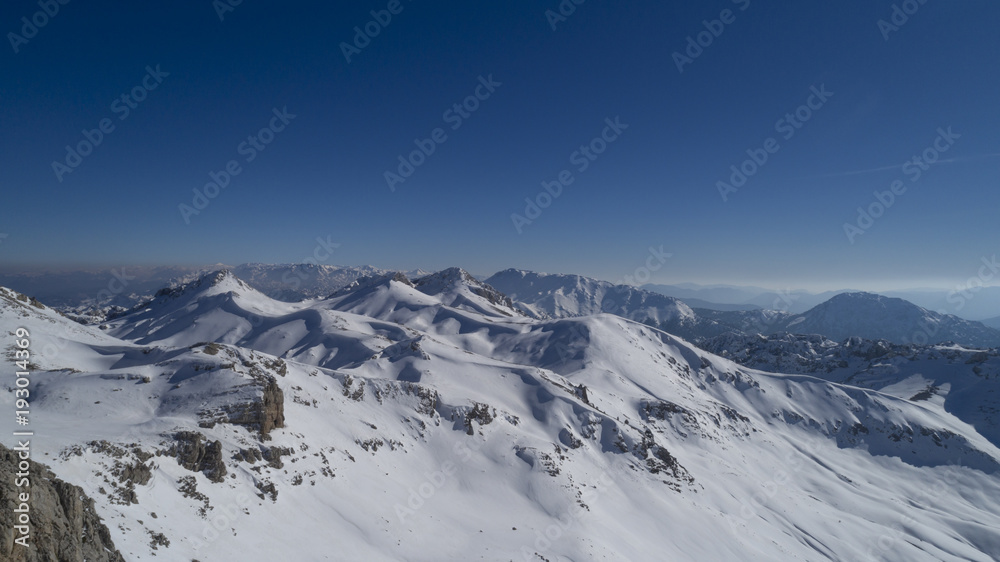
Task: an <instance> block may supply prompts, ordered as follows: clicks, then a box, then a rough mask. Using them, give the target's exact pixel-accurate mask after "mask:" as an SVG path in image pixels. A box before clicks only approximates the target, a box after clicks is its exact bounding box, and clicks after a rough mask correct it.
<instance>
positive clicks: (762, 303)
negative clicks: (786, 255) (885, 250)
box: [642, 283, 1000, 328]
mask: <svg viewBox="0 0 1000 562" xmlns="http://www.w3.org/2000/svg"><path fill="white" fill-rule="evenodd" d="M642 288H643V289H646V290H649V291H653V292H656V293H660V294H662V295H667V296H671V297H675V298H679V299H681V300H683V301H684V302H687V303H689V304H690V305H691V306H692V307H694V308H706V309H711V310H734V309H733V308H730V307H732V306H734V305H738V306H743V307H747V309H748V310H751V309H753V308H755V307H759V308H764V309H772V310H781V311H783V312H789V313H791V314H799V313H802V312H805V311H807V310H809V309H811V308H813V307H815V306H817V305H819V304H820V303H823V302H826V301H828V300H830V299H831V298H833V297H835V296H837V295H839V294H843V293H856V292H860V291H856V290H850V289H841V290H837V291H824V292H820V293H812V292H809V291H802V290H788V291H786V292H775V291H773V290H771V289H764V288H761V287H753V286H737V285H697V284H693V283H682V284H679V285H655V284H647V285H643V286H642ZM880 294H882V295H884V296H887V297H895V298H900V299H904V300H907V301H910V302H912V303H914V304H916V305H917V306H920V307H922V308H926V309H927V310H931V311H934V312H938V313H941V314H953V315H956V316H959V317H961V318H964V319H966V320H979V321H983V319H984V318H991V317H996V316H997V312H1000V287H975V288H973V289H971V290H967V291H966V292H965V293H962V292H958V288H957V287H956V289H955V290H938V289H911V290H895V291H884V292H881V293H880ZM694 299H698V301H695V300H694ZM994 322H995V320H994ZM992 327H994V328H996V327H1000V326H997V325H995V326H992Z"/></svg>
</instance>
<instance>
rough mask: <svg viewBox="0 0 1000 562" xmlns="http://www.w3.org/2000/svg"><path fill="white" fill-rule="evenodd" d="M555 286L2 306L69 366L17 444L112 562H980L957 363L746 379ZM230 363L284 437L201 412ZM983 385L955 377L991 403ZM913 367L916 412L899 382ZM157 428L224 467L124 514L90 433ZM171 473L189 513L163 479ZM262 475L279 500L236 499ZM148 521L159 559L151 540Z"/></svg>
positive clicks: (589, 295)
mask: <svg viewBox="0 0 1000 562" xmlns="http://www.w3.org/2000/svg"><path fill="white" fill-rule="evenodd" d="M421 279H425V280H424V282H423V283H421ZM542 281H544V279H539V280H538V283H541V282H542ZM562 281H564V280H562ZM562 281H560V283H562ZM560 286H564V285H560ZM485 287H489V288H490V289H492V287H497V288H498V289H500V290H502V289H501V287H500V286H498V285H494V283H493V280H487V283H486V285H485ZM600 290H601V291H605V294H606V293H607V291H608V289H607V288H603V289H600ZM546 291H548V289H546ZM574 291H577V292H575V293H573V292H572V291H571V292H570V293H572V294H573V295H575V296H569V295H570V293H567V292H565V291H563V292H561V293H559V295H561V296H565V297H567V298H568V299H569V300H568V301H560V300H558V299H556V296H557V295H556V293H547V292H546V294H545V296H543V297H540V298H538V299H535V300H533V301H532V300H531V299H529V304H525V303H524V302H523V301H522V302H520V303H513V304H514V306H513V307H510V306H507V305H506V304H505V303H504V301H502V300H501V299H498V298H497V296H496V295H495V294H494V293H491V292H490V291H488V290H486V289H485V288H484V285H483V284H481V283H479V282H478V281H475V280H474V279H471V276H469V278H467V274H464V272H462V271H461V270H454V269H453V270H446V271H445V272H440V273H439V274H434V276H430V278H426V277H421V278H419V279H417V280H415V281H411V280H410V279H409V278H408V277H407V276H405V275H395V274H389V275H383V276H380V277H374V278H368V279H367V280H364V281H363V282H359V283H356V284H354V285H352V286H348V287H346V288H344V289H342V290H340V291H338V292H336V293H335V294H334V295H331V296H330V297H329V298H322V299H314V300H308V301H302V302H298V303H284V302H279V301H276V300H273V299H271V298H270V297H268V296H266V295H264V294H263V293H260V292H258V291H256V290H254V289H252V288H250V287H249V286H248V285H246V284H245V283H242V282H241V281H240V280H239V279H238V278H236V276H234V275H232V274H231V273H220V274H211V275H208V276H205V277H203V278H202V279H200V280H199V281H196V282H194V283H192V284H190V285H188V286H186V287H184V288H182V289H179V290H177V291H175V292H172V293H170V294H164V295H160V296H159V297H157V298H156V299H154V300H153V301H152V302H150V303H149V304H148V305H147V306H145V307H143V308H141V309H138V310H135V311H133V312H132V313H130V314H128V315H126V316H124V317H122V318H118V319H116V320H114V321H111V322H109V323H108V324H109V328H108V330H106V331H100V330H97V329H94V328H92V327H87V326H80V325H79V324H76V323H74V322H72V321H70V320H69V319H67V318H64V317H61V316H59V315H58V314H57V313H55V312H54V311H51V310H43V309H38V308H36V307H32V306H30V305H25V304H24V303H21V302H19V301H17V300H16V299H10V298H8V299H4V300H0V329H2V330H3V331H4V332H5V333H7V332H10V331H12V330H13V329H15V328H16V327H18V326H24V327H27V328H28V329H29V330H30V331H31V332H32V342H33V344H32V345H33V349H34V350H35V351H36V353H37V359H36V362H37V363H38V364H39V365H40V366H42V368H43V369H65V368H67V367H72V368H75V369H77V370H78V371H79V372H70V371H66V370H62V371H58V370H53V371H45V372H39V373H37V374H35V375H33V377H34V381H35V382H34V383H33V385H32V388H31V390H32V393H33V394H34V395H36V396H37V399H36V400H37V401H36V402H34V403H33V414H32V425H33V428H34V429H35V431H36V437H35V441H34V442H33V445H34V446H35V447H36V448H35V451H36V455H44V457H43V458H42V460H43V461H44V462H46V463H48V464H50V465H51V466H52V468H53V470H54V471H55V472H56V474H57V475H58V476H59V477H61V478H63V479H65V480H67V481H70V482H72V483H74V484H78V485H81V486H82V487H83V488H84V490H85V491H86V492H87V493H88V495H90V496H91V497H92V498H94V499H95V501H96V502H97V507H98V510H99V513H100V514H101V515H102V517H103V518H104V519H105V522H106V523H107V524H108V527H109V528H110V530H111V532H112V538H113V539H114V541H115V543H116V545H117V546H118V547H119V548H120V549H121V551H122V552H123V554H124V555H125V556H126V558H127V559H128V560H148V559H151V558H152V557H153V556H154V555H155V556H157V557H159V558H161V559H162V558H166V559H169V560H191V559H199V560H226V559H231V558H232V557H233V552H234V551H238V552H240V553H241V556H242V557H243V558H245V559H248V560H273V559H300V560H359V559H363V560H408V561H411V560H412V561H417V560H427V561H438V560H542V559H547V560H636V561H638V560H761V561H764V560H768V561H769V560H779V559H780V560H824V559H834V560H869V559H873V560H893V561H918V560H977V561H978V560H982V561H987V560H993V559H996V558H997V557H1000V531H998V529H1000V477H998V473H1000V449H998V448H997V442H996V441H995V440H991V439H989V438H987V437H986V436H985V435H984V434H983V433H982V432H980V431H977V429H976V427H974V425H973V424H972V423H970V421H969V420H970V419H971V418H968V417H967V416H963V415H959V414H960V410H961V407H959V406H956V407H952V408H948V407H946V406H947V403H948V401H949V400H952V399H953V397H954V396H955V394H956V393H957V392H960V385H959V381H960V380H961V379H962V377H961V376H958V375H955V376H954V378H953V379H949V380H944V379H943V378H942V377H944V376H945V375H944V374H943V373H944V372H946V371H948V368H946V367H944V365H945V364H946V361H945V360H943V359H932V358H931V357H930V356H929V355H927V354H929V353H931V352H932V351H927V352H922V353H925V355H920V356H919V357H917V359H916V360H915V362H914V363H916V366H914V369H915V370H916V371H917V372H918V373H920V377H919V378H915V377H917V374H916V373H911V374H909V375H907V376H905V377H904V378H902V379H898V377H897V380H894V381H893V382H892V383H891V384H886V385H882V386H880V390H876V389H873V388H866V387H864V385H861V384H859V383H858V381H851V383H850V384H844V382H845V380H846V378H847V377H840V376H839V375H838V376H832V375H831V376H824V377H823V378H820V377H818V376H811V375H809V374H796V373H791V374H775V373H767V372H763V371H759V370H755V369H752V368H748V367H744V366H742V365H740V364H737V363H734V362H733V361H731V360H729V359H727V358H723V357H720V356H718V355H714V354H712V353H709V352H707V351H704V350H702V349H699V348H697V347H695V346H694V345H692V344H690V343H689V342H687V341H685V340H682V339H680V338H677V337H674V336H672V335H670V334H667V333H665V332H663V331H660V330H658V329H655V328H652V327H650V326H647V325H644V324H641V323H639V322H636V321H633V320H630V319H628V318H623V317H621V316H616V315H612V314H606V313H602V308H595V306H596V305H595V303H600V302H602V300H604V299H602V298H600V297H599V296H598V293H599V292H600V291H598V290H595V289H594V288H593V287H591V286H588V285H586V284H583V285H581V286H580V287H579V288H578V290H577V289H574ZM556 292H558V290H556ZM5 294H6V293H5ZM484 295H485V296H484ZM549 296H551V297H552V299H551V300H546V299H548V297H549ZM519 297H520V298H526V297H525V295H519ZM664 298H666V297H664ZM573 299H575V302H576V304H573V302H574V301H573ZM531 302H533V303H535V304H531ZM621 302H625V303H628V302H632V301H630V300H627V299H625V300H622V301H621ZM665 302H666V301H665ZM543 304H545V306H546V307H548V308H543V307H542V305H543ZM552 306H555V307H557V308H552ZM664 306H665V308H663V310H664V311H665V313H666V311H668V309H670V307H669V306H667V305H664ZM670 306H673V305H670ZM681 306H683V305H681ZM516 309H520V310H523V311H525V312H528V313H532V312H534V313H535V314H534V315H535V316H550V317H551V316H556V315H560V316H570V317H567V318H534V319H533V318H529V317H526V316H524V315H521V314H518V313H517V311H516ZM670 310H671V311H670V312H669V313H670V314H681V315H683V314H684V309H683V308H679V307H677V308H672V309H670ZM688 310H689V309H688ZM556 313H557V314H556ZM639 320H642V319H639ZM206 342H217V343H218V345H217V346H216V347H210V346H206V345H205V343H206ZM46 344H51V345H52V346H53V347H52V348H51V349H48V350H47V349H46V348H45V346H46ZM786 345H790V344H786ZM824 346H825V347H824ZM811 350H812V352H813V353H817V354H819V356H822V357H826V355H824V353H832V352H830V351H829V345H827V344H825V343H822V344H821V345H817V346H816V347H815V348H811ZM822 350H826V351H822ZM213 351H214V353H213ZM933 352H934V353H938V354H940V353H972V352H969V351H967V350H966V351H964V352H959V351H948V350H944V349H940V350H937V351H933ZM278 358H282V360H283V363H284V365H285V367H286V368H285V371H284V374H281V373H280V372H279V368H278V367H276V366H275V365H277V363H276V360H277V359H278ZM954 361H955V363H957V362H959V361H960V359H959V358H958V356H956V359H955V360H954ZM992 361H994V360H993V359H989V360H988V361H987V367H989V366H990V365H991V364H992V363H991V362H992ZM947 364H948V365H951V363H947ZM963 365H964V363H963ZM968 368H969V369H971V368H972V365H969V366H968ZM874 370H875V371H878V369H874ZM253 373H258V375H259V374H260V373H264V374H265V375H267V376H270V377H272V378H273V379H274V380H275V381H276V382H277V384H278V385H279V386H280V387H281V389H282V391H283V392H284V408H285V412H284V413H285V427H283V428H279V429H275V430H273V431H272V432H271V434H270V440H267V441H261V440H260V437H259V436H258V435H257V434H256V433H255V432H253V431H251V430H250V429H248V428H246V427H244V426H238V425H233V424H230V423H217V424H215V425H214V426H212V427H201V426H200V425H199V422H202V421H204V419H205V416H206V412H215V411H218V410H220V409H224V408H226V407H227V406H230V405H233V404H239V403H244V402H246V401H247V400H252V399H253V398H254V397H255V396H257V395H258V394H259V392H258V389H257V387H256V386H254V385H253V384H251V383H252V380H253V376H254V375H253ZM818 374H822V373H818ZM129 375H132V376H133V378H129ZM143 376H148V377H149V378H150V382H148V383H146V382H143V380H142V379H141V377H143ZM824 378H829V379H830V380H824ZM834 379H838V380H834ZM996 381H997V379H996V378H991V379H984V380H982V381H980V383H981V384H982V385H983V386H980V387H970V386H968V385H966V386H965V387H964V388H975V390H976V392H979V393H980V394H982V395H985V396H990V397H992V398H990V400H992V402H991V403H992V404H994V405H995V404H996V401H995V394H986V393H988V392H992V391H994V390H995V386H996V384H997V382H996ZM929 382H933V383H934V384H936V385H938V386H939V387H940V390H939V391H938V394H936V395H934V396H933V397H932V398H931V399H928V400H921V401H912V400H910V399H909V396H905V394H906V393H908V392H910V391H911V390H914V389H922V388H925V387H926V385H925V386H924V387H921V385H923V384H924V383H929ZM940 383H947V384H949V385H950V386H948V387H946V386H945V385H944V384H940ZM5 384H8V385H9V384H10V383H9V382H7V383H5ZM2 396H3V398H0V403H2V404H3V407H4V408H5V409H7V410H8V411H9V410H11V409H12V404H13V395H12V394H10V393H3V394H2ZM584 397H586V400H585V399H584ZM979 404H980V405H985V404H986V402H984V401H980V402H979ZM5 419H6V418H5ZM973 421H974V420H973ZM178 430H188V431H198V432H201V433H203V434H204V435H205V436H206V437H207V438H208V439H209V440H213V441H214V440H216V439H217V440H219V441H220V442H221V443H222V447H223V451H224V454H223V457H224V458H225V459H226V465H227V469H228V472H229V474H228V475H227V476H226V478H225V479H224V481H223V482H221V483H212V482H210V481H209V480H208V479H207V477H206V476H205V475H204V474H202V473H194V472H191V471H188V470H187V469H185V468H183V467H181V466H180V465H179V464H178V463H177V461H176V460H175V459H173V458H171V457H170V456H169V455H162V456H156V457H153V458H152V459H151V460H150V461H149V463H151V464H152V465H154V466H155V469H154V471H153V477H152V480H151V482H150V483H149V484H148V485H139V486H136V490H135V491H136V494H137V496H138V498H139V503H138V504H120V503H116V502H115V501H114V499H113V497H112V496H113V494H110V493H109V494H102V493H101V492H100V489H101V488H104V489H105V491H106V492H110V491H111V489H112V485H111V484H110V483H109V482H107V481H106V480H105V479H106V478H108V479H114V476H113V475H112V474H111V473H112V470H113V468H114V464H115V462H124V461H134V460H135V458H134V455H133V453H132V452H128V453H126V455H125V457H124V458H123V459H115V458H113V457H111V456H109V455H108V454H106V453H104V452H101V451H100V450H99V448H98V447H95V446H93V445H88V443H91V442H93V441H97V440H107V441H109V442H111V443H117V444H135V445H136V446H138V447H139V448H141V449H143V450H145V451H147V452H148V451H153V450H157V449H159V450H161V451H163V450H166V449H167V448H168V447H169V445H170V436H171V435H172V434H173V433H174V432H176V431H178ZM470 432H471V434H470ZM275 447H288V448H291V449H293V450H294V452H292V453H291V454H289V455H288V456H285V457H284V458H283V459H282V462H283V466H282V467H281V468H277V467H275V466H268V465H267V463H266V462H263V461H260V462H256V463H252V464H251V463H247V462H244V461H241V460H240V461H238V460H235V459H233V455H234V454H236V453H237V452H239V450H241V449H247V448H260V449H265V448H275ZM128 450H129V451H131V450H132V447H128ZM77 452H79V454H76V453H77ZM663 458H673V459H675V460H676V464H674V465H672V466H671V465H670V464H669V463H667V462H665V461H663ZM188 477H190V478H193V479H194V481H195V482H196V484H197V490H198V492H200V493H202V494H204V495H205V496H206V497H207V499H208V502H209V504H210V505H211V509H210V510H208V511H207V513H206V514H204V515H201V514H199V508H202V507H203V506H204V503H203V502H202V501H201V500H199V499H197V498H194V497H185V495H184V494H182V493H181V492H180V487H181V485H180V483H179V481H180V480H181V479H183V478H188ZM266 483H273V484H274V486H275V489H276V490H277V491H278V495H277V498H276V499H272V498H271V496H270V495H268V494H266V493H265V494H263V496H264V497H259V496H258V495H257V494H258V492H259V490H258V487H257V486H256V485H255V484H261V485H264V484H266ZM152 512H155V513H156V514H157V517H156V518H153V517H151V516H150V513H152ZM140 521H141V522H140ZM149 532H162V533H164V534H165V535H166V536H167V537H168V538H169V539H170V541H171V542H170V546H169V547H163V546H160V547H159V548H158V550H155V551H154V550H153V549H152V547H151V546H150V536H149Z"/></svg>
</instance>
